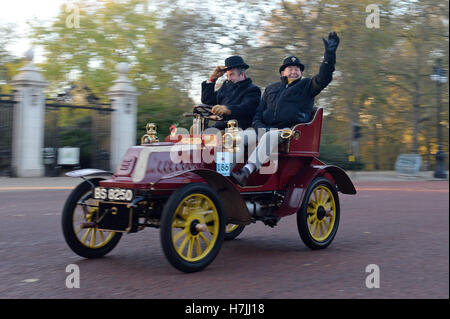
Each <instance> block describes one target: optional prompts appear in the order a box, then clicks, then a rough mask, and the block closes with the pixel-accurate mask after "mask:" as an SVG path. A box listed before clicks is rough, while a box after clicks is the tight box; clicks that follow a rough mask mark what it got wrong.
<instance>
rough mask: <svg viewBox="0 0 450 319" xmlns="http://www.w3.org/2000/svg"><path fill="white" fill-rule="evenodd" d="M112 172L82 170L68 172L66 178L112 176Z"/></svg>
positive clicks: (93, 169) (91, 169) (90, 169)
mask: <svg viewBox="0 0 450 319" xmlns="http://www.w3.org/2000/svg"><path fill="white" fill-rule="evenodd" d="M113 174H114V173H113V172H109V171H104V170H102V169H97V168H83V169H77V170H74V171H70V172H67V173H66V176H69V177H81V178H83V177H87V176H105V175H113Z"/></svg>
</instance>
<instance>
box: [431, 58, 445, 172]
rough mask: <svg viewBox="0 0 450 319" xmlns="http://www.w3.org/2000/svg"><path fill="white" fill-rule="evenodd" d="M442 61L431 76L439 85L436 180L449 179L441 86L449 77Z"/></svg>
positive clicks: (439, 60) (437, 63) (438, 62)
mask: <svg viewBox="0 0 450 319" xmlns="http://www.w3.org/2000/svg"><path fill="white" fill-rule="evenodd" d="M441 63H442V61H441V59H438V60H437V61H436V66H435V67H434V69H433V74H431V76H430V77H431V81H433V82H436V85H437V139H438V152H437V153H436V167H435V170H434V177H435V178H447V173H446V171H445V162H444V160H445V157H446V154H445V153H444V151H443V150H442V130H441V85H442V84H444V83H447V80H448V79H447V76H446V75H445V70H444V69H442V68H441Z"/></svg>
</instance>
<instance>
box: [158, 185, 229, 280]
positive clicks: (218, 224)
mask: <svg viewBox="0 0 450 319" xmlns="http://www.w3.org/2000/svg"><path fill="white" fill-rule="evenodd" d="M160 236H161V245H162V248H163V251H164V254H165V255H166V258H167V259H168V261H169V262H170V263H171V264H172V265H173V266H174V267H175V268H177V269H179V270H181V271H184V272H195V271H200V270H202V269H204V268H205V267H207V266H208V265H209V264H210V263H211V262H212V261H213V260H214V259H215V258H216V256H217V254H218V253H219V250H220V248H221V246H222V243H223V240H224V236H225V212H224V209H223V206H222V204H221V201H220V198H219V196H218V195H217V194H216V192H215V191H214V190H213V189H211V188H210V187H208V186H207V185H205V184H202V183H193V184H188V185H186V186H184V187H182V188H180V189H178V190H177V191H175V192H174V193H173V194H172V195H171V196H170V198H169V200H168V201H167V203H166V205H165V206H164V209H163V213H162V218H161V233H160Z"/></svg>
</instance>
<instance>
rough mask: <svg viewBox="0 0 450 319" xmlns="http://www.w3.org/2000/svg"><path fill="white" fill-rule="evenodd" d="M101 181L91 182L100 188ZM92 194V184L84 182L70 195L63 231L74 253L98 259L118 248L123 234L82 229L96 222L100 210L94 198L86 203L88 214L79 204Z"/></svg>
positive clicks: (67, 201) (94, 180) (64, 211)
mask: <svg viewBox="0 0 450 319" xmlns="http://www.w3.org/2000/svg"><path fill="white" fill-rule="evenodd" d="M101 180H102V179H101V178H92V179H90V180H89V181H90V182H91V183H92V184H94V185H95V186H98V183H99V181H101ZM90 192H92V187H91V184H90V183H89V182H87V181H84V182H83V183H81V184H79V185H78V186H77V187H76V188H75V189H74V190H73V191H72V193H70V195H69V197H68V198H67V200H66V203H65V205H64V209H63V212H62V230H63V235H64V239H65V240H66V242H67V244H68V245H69V247H70V248H71V249H72V250H73V252H75V253H76V254H78V255H79V256H81V257H85V258H98V257H102V256H104V255H106V254H107V253H109V252H110V251H111V250H113V249H114V247H116V245H117V243H118V242H119V240H120V238H121V237H122V233H118V232H105V231H100V230H98V229H97V228H95V227H92V228H82V227H81V223H85V222H93V221H94V220H93V219H94V218H95V212H96V210H97V209H98V201H97V200H94V199H93V198H89V199H87V200H86V201H85V203H86V204H87V205H88V206H87V207H86V209H87V214H85V211H84V210H83V207H82V206H81V205H79V204H78V202H79V201H80V199H82V198H84V197H85V196H86V195H87V194H89V193H90Z"/></svg>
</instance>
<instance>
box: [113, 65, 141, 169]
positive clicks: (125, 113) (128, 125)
mask: <svg viewBox="0 0 450 319" xmlns="http://www.w3.org/2000/svg"><path fill="white" fill-rule="evenodd" d="M116 70H117V71H118V72H119V74H120V75H119V78H118V79H117V80H115V81H114V85H113V86H112V87H111V88H110V89H109V91H108V93H107V95H108V96H109V98H110V99H111V108H113V109H114V112H112V114H111V157H110V158H111V162H110V164H111V165H110V166H111V170H112V171H114V170H115V169H116V168H117V166H118V165H119V163H120V160H121V159H122V157H123V155H125V153H126V151H127V150H128V148H130V147H131V146H133V145H136V121H137V97H138V95H139V93H137V91H136V88H135V87H134V86H133V85H132V82H131V80H130V79H129V78H128V76H127V73H128V71H129V66H128V64H127V63H124V62H121V63H119V64H117V67H116Z"/></svg>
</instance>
